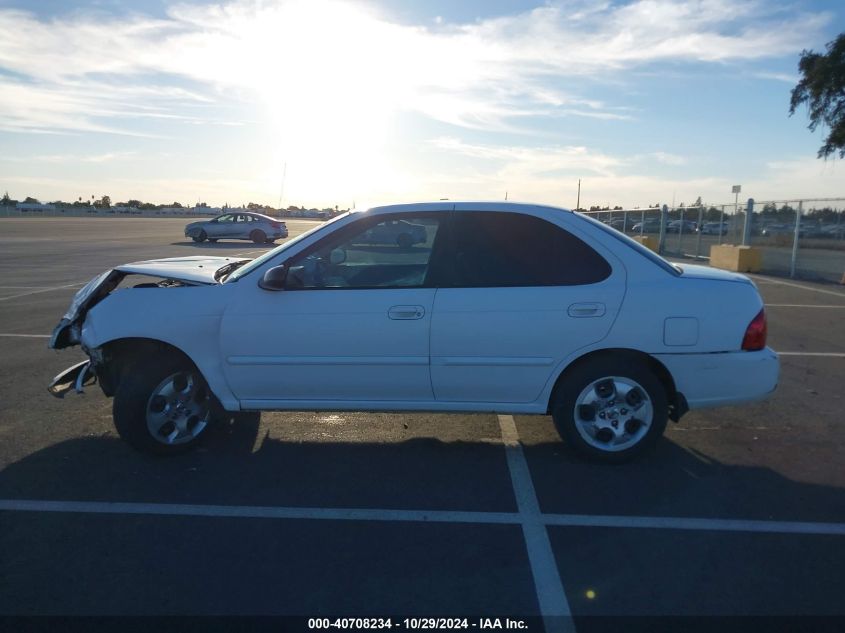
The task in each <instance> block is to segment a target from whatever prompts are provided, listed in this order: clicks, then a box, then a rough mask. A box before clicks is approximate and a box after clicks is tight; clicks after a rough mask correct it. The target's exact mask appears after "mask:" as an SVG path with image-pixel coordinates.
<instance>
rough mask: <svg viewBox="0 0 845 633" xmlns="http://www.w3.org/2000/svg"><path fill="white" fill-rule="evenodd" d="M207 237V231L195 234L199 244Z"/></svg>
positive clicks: (195, 239)
mask: <svg viewBox="0 0 845 633" xmlns="http://www.w3.org/2000/svg"><path fill="white" fill-rule="evenodd" d="M207 237H208V236H207V235H206V234H205V231H200V232H199V233H197V234H196V235H194V237H193V239H194V241H195V242H196V243H197V244H199V243H201V242H204V241H205V238H207Z"/></svg>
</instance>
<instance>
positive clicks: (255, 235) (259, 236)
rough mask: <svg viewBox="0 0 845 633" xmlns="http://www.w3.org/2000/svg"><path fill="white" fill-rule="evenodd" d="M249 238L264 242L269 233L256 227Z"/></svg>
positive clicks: (256, 241) (259, 242)
mask: <svg viewBox="0 0 845 633" xmlns="http://www.w3.org/2000/svg"><path fill="white" fill-rule="evenodd" d="M249 239H251V240H252V241H253V242H255V243H256V244H263V243H264V242H265V241H266V240H267V234H266V233H264V231H262V230H261V229H255V230H254V231H253V232H252V233H250V234H249Z"/></svg>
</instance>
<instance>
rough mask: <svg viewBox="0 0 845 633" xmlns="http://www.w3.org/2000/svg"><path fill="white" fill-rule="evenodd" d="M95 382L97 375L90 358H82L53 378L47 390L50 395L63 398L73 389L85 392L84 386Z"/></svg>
mask: <svg viewBox="0 0 845 633" xmlns="http://www.w3.org/2000/svg"><path fill="white" fill-rule="evenodd" d="M96 383H97V375H96V374H95V373H94V368H93V367H92V366H91V361H90V360H84V361H82V362H81V363H77V364H76V365H74V366H73V367H68V368H67V369H65V370H64V371H63V372H61V373H60V374H58V375H57V376H56V377H55V378H53V380H52V382H51V383H50V385H49V386H48V387H47V391H49V392H50V395H51V396H54V397H56V398H64V397H65V394H66V393H68V392H69V391H70V390H71V389H73V390H74V391H75V392H76V393H85V390H84V388H85V387H90V386H91V385H94V384H96Z"/></svg>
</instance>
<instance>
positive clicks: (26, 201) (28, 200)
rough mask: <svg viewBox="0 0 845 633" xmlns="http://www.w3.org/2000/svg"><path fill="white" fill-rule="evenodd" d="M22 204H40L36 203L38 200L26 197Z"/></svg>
mask: <svg viewBox="0 0 845 633" xmlns="http://www.w3.org/2000/svg"><path fill="white" fill-rule="evenodd" d="M24 203H25V204H41V203H40V202H38V200H36V199H35V198H33V197H32V196H27V197H26V198H25V199H24Z"/></svg>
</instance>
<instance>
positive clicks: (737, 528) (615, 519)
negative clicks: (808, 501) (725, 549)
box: [544, 514, 845, 536]
mask: <svg viewBox="0 0 845 633" xmlns="http://www.w3.org/2000/svg"><path fill="white" fill-rule="evenodd" d="M544 520H545V522H546V525H556V526H564V527H611V528H640V529H642V528H646V529H649V528H650V529H657V530H697V531H719V532H764V533H769V534H822V535H830V536H845V523H813V522H806V521H753V520H742V519H700V518H683V517H637V516H630V517H626V516H592V515H586V514H546V515H544Z"/></svg>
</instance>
